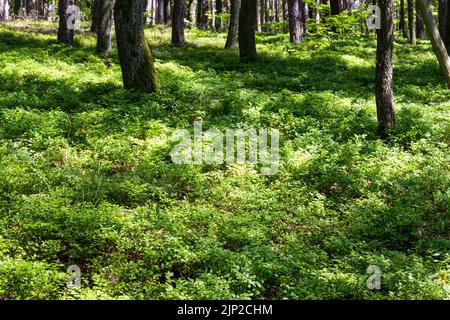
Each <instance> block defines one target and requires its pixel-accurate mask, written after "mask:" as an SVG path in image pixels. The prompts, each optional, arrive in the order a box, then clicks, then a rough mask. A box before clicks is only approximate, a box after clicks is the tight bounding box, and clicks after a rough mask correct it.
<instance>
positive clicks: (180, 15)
mask: <svg viewBox="0 0 450 320" xmlns="http://www.w3.org/2000/svg"><path fill="white" fill-rule="evenodd" d="M184 6H185V2H184V0H174V2H173V10H172V11H173V16H172V44H173V45H174V46H177V47H182V46H184Z"/></svg>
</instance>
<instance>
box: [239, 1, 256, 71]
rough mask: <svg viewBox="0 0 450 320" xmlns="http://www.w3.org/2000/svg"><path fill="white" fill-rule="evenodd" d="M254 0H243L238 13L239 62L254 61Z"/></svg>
mask: <svg viewBox="0 0 450 320" xmlns="http://www.w3.org/2000/svg"><path fill="white" fill-rule="evenodd" d="M255 28H256V0H244V1H242V3H241V12H240V14H239V54H240V57H241V62H255V61H256V39H255Z"/></svg>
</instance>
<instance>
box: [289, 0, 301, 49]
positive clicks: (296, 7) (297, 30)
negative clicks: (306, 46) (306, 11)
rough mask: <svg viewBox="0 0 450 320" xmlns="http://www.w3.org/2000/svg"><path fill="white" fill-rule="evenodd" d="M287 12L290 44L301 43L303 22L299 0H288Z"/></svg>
mask: <svg viewBox="0 0 450 320" xmlns="http://www.w3.org/2000/svg"><path fill="white" fill-rule="evenodd" d="M288 10H289V39H290V41H291V42H292V43H295V44H299V43H301V42H302V36H303V22H302V3H301V1H300V0H288Z"/></svg>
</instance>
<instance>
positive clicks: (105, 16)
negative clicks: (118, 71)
mask: <svg viewBox="0 0 450 320" xmlns="http://www.w3.org/2000/svg"><path fill="white" fill-rule="evenodd" d="M99 6H100V21H99V25H98V32H97V52H98V53H100V54H102V55H104V56H108V55H109V54H110V53H111V27H112V20H113V10H114V0H99Z"/></svg>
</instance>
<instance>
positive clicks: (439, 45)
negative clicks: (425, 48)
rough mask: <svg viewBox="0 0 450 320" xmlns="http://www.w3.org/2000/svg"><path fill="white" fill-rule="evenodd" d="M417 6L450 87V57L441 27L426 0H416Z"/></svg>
mask: <svg viewBox="0 0 450 320" xmlns="http://www.w3.org/2000/svg"><path fill="white" fill-rule="evenodd" d="M416 6H417V10H419V12H420V14H421V16H422V19H423V22H424V24H425V26H426V28H427V33H428V36H429V37H430V40H431V45H432V46H433V50H434V53H435V54H436V57H437V58H438V61H439V65H440V66H441V70H442V73H443V75H444V77H445V80H446V81H447V85H448V87H449V88H450V58H449V56H448V53H447V50H446V48H445V45H444V43H443V42H442V39H441V36H440V34H439V29H438V27H437V26H436V22H435V21H434V18H433V14H432V13H431V10H430V8H429V6H428V3H427V1H426V0H416Z"/></svg>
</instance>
